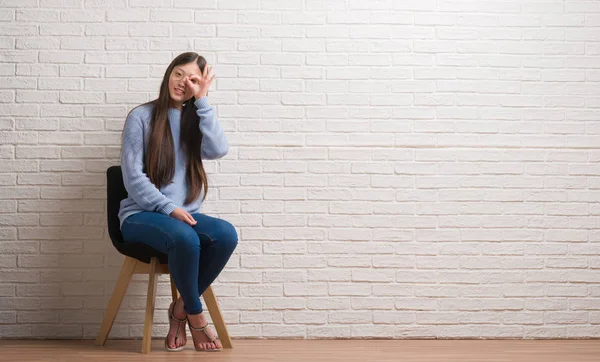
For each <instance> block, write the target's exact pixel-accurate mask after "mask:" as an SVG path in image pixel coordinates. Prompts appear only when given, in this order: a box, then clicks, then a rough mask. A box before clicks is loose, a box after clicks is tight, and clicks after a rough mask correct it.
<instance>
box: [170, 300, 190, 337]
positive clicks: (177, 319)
mask: <svg viewBox="0 0 600 362" xmlns="http://www.w3.org/2000/svg"><path fill="white" fill-rule="evenodd" d="M176 303H177V301H175V303H173V305H172V306H171V307H170V308H169V309H170V310H171V312H170V313H169V318H170V319H173V320H176V321H177V332H176V333H175V341H177V339H178V338H179V332H180V331H181V323H185V322H186V321H187V320H188V318H187V315H186V316H185V318H183V319H179V318H177V317H175V304H176Z"/></svg>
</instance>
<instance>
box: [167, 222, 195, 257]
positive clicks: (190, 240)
mask: <svg viewBox="0 0 600 362" xmlns="http://www.w3.org/2000/svg"><path fill="white" fill-rule="evenodd" d="M170 233H171V236H172V242H173V247H175V248H177V249H181V250H186V251H187V252H200V238H199V237H198V234H196V233H195V232H194V229H193V228H191V227H189V226H186V225H183V226H182V227H177V228H174V229H173V230H170Z"/></svg>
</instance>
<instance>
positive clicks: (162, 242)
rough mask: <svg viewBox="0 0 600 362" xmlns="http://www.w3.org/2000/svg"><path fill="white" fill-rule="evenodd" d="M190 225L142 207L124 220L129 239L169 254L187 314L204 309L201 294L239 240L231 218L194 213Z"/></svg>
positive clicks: (126, 235) (122, 228)
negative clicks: (224, 218) (225, 218)
mask: <svg viewBox="0 0 600 362" xmlns="http://www.w3.org/2000/svg"><path fill="white" fill-rule="evenodd" d="M192 217H193V218H194V219H195V220H196V225H194V226H190V225H189V224H187V223H184V222H183V221H179V220H177V219H175V218H172V217H170V216H168V215H165V214H161V213H158V212H151V211H143V212H138V213H136V214H133V215H131V216H129V217H127V219H125V221H124V222H123V226H122V227H121V232H122V234H123V239H124V240H125V241H126V242H138V243H144V244H146V245H148V246H150V247H152V248H154V249H156V250H158V251H160V252H163V253H165V254H168V255H169V270H170V273H171V277H172V278H173V281H174V282H175V286H176V287H177V290H179V293H180V294H181V298H182V299H183V302H184V304H185V311H186V313H187V314H199V313H201V312H202V303H201V302H200V296H201V295H202V293H204V291H205V290H206V288H208V287H209V286H210V284H211V283H212V282H213V281H214V280H215V279H216V278H217V276H218V275H219V273H221V270H223V268H224V267H225V264H227V261H228V260H229V258H230V257H231V254H232V253H233V251H234V249H235V247H236V246H237V242H238V235H237V232H236V230H235V227H234V226H233V225H231V224H230V223H229V222H228V221H225V220H222V219H218V218H215V217H211V216H208V215H204V214H200V213H195V214H192Z"/></svg>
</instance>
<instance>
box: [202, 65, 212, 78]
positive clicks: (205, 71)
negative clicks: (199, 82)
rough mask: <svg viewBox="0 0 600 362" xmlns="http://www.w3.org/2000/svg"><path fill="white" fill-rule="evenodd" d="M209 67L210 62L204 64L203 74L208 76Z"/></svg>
mask: <svg viewBox="0 0 600 362" xmlns="http://www.w3.org/2000/svg"><path fill="white" fill-rule="evenodd" d="M208 68H210V66H209V65H208V64H206V65H205V66H204V70H203V71H202V75H203V76H205V77H206V74H208Z"/></svg>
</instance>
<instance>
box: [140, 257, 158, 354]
mask: <svg viewBox="0 0 600 362" xmlns="http://www.w3.org/2000/svg"><path fill="white" fill-rule="evenodd" d="M157 266H158V258H152V259H150V273H149V278H148V296H147V297H146V318H145V320H144V337H143V339H142V353H148V352H150V348H151V347H152V322H153V320H154V302H155V300H156V283H157V281H158V278H157V270H156V267H157Z"/></svg>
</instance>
